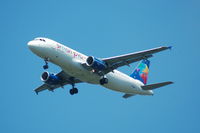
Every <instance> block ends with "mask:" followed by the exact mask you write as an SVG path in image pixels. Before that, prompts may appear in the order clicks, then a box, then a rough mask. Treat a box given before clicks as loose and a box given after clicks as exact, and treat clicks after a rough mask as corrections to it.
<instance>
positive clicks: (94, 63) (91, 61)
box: [86, 56, 107, 71]
mask: <svg viewBox="0 0 200 133" xmlns="http://www.w3.org/2000/svg"><path fill="white" fill-rule="evenodd" d="M86 64H87V65H88V66H90V67H92V68H93V69H94V70H97V71H101V70H104V69H106V68H107V65H106V63H105V62H104V61H102V60H99V59H97V58H95V57H93V56H89V57H88V58H87V60H86Z"/></svg>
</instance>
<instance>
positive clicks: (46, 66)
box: [43, 58, 49, 70]
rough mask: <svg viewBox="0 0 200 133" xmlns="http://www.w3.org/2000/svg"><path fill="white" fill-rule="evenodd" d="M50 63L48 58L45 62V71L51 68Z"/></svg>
mask: <svg viewBox="0 0 200 133" xmlns="http://www.w3.org/2000/svg"><path fill="white" fill-rule="evenodd" d="M48 61H49V59H48V58H46V59H45V60H44V62H45V65H44V66H43V68H44V69H45V70H46V69H48V68H49V65H48Z"/></svg>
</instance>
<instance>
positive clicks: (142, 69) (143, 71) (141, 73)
mask: <svg viewBox="0 0 200 133" xmlns="http://www.w3.org/2000/svg"><path fill="white" fill-rule="evenodd" d="M149 65H150V61H149V60H147V59H144V60H142V62H141V63H140V64H139V65H138V66H137V67H136V69H135V70H134V71H133V73H132V74H131V75H130V76H131V77H132V78H134V79H137V80H140V81H141V82H142V83H144V84H145V85H146V83H147V78H148V73H149Z"/></svg>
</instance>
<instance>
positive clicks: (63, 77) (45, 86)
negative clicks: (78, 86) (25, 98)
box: [34, 71, 82, 94]
mask: <svg viewBox="0 0 200 133" xmlns="http://www.w3.org/2000/svg"><path fill="white" fill-rule="evenodd" d="M56 76H58V77H59V78H60V79H61V83H60V84H58V85H53V86H52V85H48V84H43V85H41V86H40V87H38V88H36V89H35V90H34V91H35V92H36V94H38V93H39V92H41V91H44V90H50V91H53V90H54V89H56V88H59V87H63V86H64V85H67V84H72V78H73V77H71V76H70V75H68V74H67V73H65V72H64V71H61V72H59V73H58V74H56ZM81 82H82V81H80V80H79V79H76V78H73V83H81Z"/></svg>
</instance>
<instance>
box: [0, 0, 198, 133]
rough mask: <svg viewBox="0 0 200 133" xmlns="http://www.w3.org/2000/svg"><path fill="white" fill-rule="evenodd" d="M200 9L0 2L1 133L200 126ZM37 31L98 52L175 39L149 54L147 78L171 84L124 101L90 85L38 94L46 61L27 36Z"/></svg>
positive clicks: (154, 3)
mask: <svg viewBox="0 0 200 133" xmlns="http://www.w3.org/2000/svg"><path fill="white" fill-rule="evenodd" d="M199 13H200V2H199V1H198V0H151V1H148V0H100V1H97V0H96V1H94V0H93V1H92V0H84V1H74V0H60V1H58V0H34V1H27V0H18V1H11V0H7V1H1V4H0V17H1V21H0V29H1V30H0V36H1V44H0V46H1V52H0V57H1V65H0V68H1V76H0V81H1V93H0V132H2V133H13V132H15V133H26V132H29V133H35V132H48V133H55V132H58V133H66V132H74V133H90V132H95V133H102V132H114V133H121V132H140V133H146V132H149V133H157V132H158V133H160V132H162V133H169V132H182V133H188V132H194V133H195V132H200V126H199V121H200V115H199V112H200V103H199V101H200V97H199V93H200V89H199V86H198V82H199V71H198V67H199V65H200V63H199V59H198V58H199V57H200V52H199V48H200V47H199V44H200V37H199V35H200V15H199ZM38 36H42V37H48V38H51V39H54V40H56V41H58V42H61V43H63V44H65V45H67V46H69V47H71V48H73V49H75V50H78V51H80V52H82V53H84V54H87V55H93V56H96V57H110V56H115V55H120V54H126V53H130V52H135V51H139V50H144V49H149V48H154V47H157V46H161V45H165V46H173V49H172V50H171V51H164V52H162V53H159V54H156V55H155V56H154V57H153V58H152V59H151V67H150V75H149V79H148V83H156V82H162V81H169V80H171V81H174V82H175V84H173V85H170V86H166V87H164V88H160V89H157V90H155V95H154V96H135V97H132V98H130V99H127V100H125V99H122V98H121V96H122V94H121V93H118V92H113V91H111V90H108V89H105V88H103V87H101V86H95V85H89V84H79V85H77V87H78V88H79V94H78V95H75V96H70V94H69V93H68V91H69V89H70V88H71V86H66V87H65V89H57V90H56V91H55V92H54V93H52V92H48V91H45V92H42V93H40V94H39V95H38V96H37V95H35V93H34V92H33V89H35V88H36V87H37V86H39V85H40V84H41V83H42V82H41V81H40V75H41V73H42V72H43V69H42V65H43V64H44V63H43V61H42V60H41V59H40V58H39V57H37V56H35V55H34V54H32V53H31V51H29V49H28V48H27V42H28V41H29V40H32V39H33V38H35V37H38ZM136 64H137V63H134V64H132V65H131V67H130V68H129V67H123V68H120V69H119V70H121V71H123V72H125V73H126V74H130V73H131V72H132V70H133V69H134V67H135V66H136ZM49 71H51V72H59V71H60V68H58V67H56V66H55V65H53V64H51V65H50V69H49Z"/></svg>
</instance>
